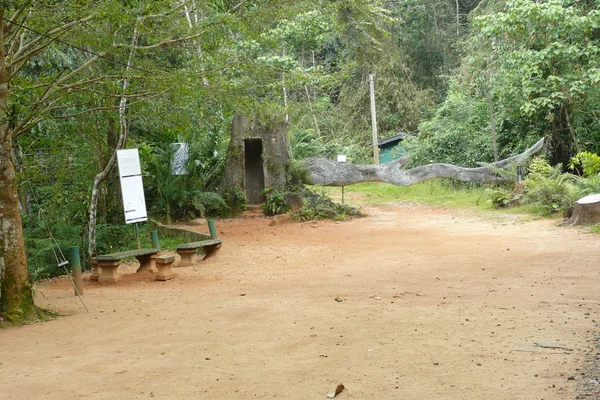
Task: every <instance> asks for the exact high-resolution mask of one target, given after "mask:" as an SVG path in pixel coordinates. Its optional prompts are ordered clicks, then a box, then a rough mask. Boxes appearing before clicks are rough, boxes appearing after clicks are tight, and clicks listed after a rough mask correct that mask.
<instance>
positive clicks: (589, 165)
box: [569, 151, 600, 177]
mask: <svg viewBox="0 0 600 400" xmlns="http://www.w3.org/2000/svg"><path fill="white" fill-rule="evenodd" d="M569 169H570V170H571V171H575V172H576V173H577V175H582V176H584V177H591V176H595V175H598V173H599V172H600V156H598V155H597V154H594V153H590V152H589V151H582V152H579V153H577V154H576V155H575V156H574V157H573V158H571V162H570V163H569Z"/></svg>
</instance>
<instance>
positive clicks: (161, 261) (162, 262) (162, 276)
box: [154, 254, 175, 281]
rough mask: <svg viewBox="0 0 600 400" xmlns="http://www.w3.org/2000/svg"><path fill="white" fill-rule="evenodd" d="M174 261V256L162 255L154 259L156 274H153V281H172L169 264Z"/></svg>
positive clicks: (172, 276)
mask: <svg viewBox="0 0 600 400" xmlns="http://www.w3.org/2000/svg"><path fill="white" fill-rule="evenodd" d="M174 261H175V256H171V255H168V254H164V255H162V256H158V257H156V269H157V272H156V274H154V279H156V280H157V281H167V280H169V279H173V278H174V277H175V275H173V272H172V271H171V264H173V262H174Z"/></svg>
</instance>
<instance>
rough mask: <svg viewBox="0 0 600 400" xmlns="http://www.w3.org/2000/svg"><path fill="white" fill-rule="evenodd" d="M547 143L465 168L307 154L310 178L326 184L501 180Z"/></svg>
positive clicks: (403, 159)
mask: <svg viewBox="0 0 600 400" xmlns="http://www.w3.org/2000/svg"><path fill="white" fill-rule="evenodd" d="M543 145H544V139H541V140H540V141H538V142H537V143H536V144H534V145H533V146H532V147H530V148H529V149H527V150H526V151H524V152H523V153H521V154H518V155H516V156H513V157H510V158H506V159H504V160H500V161H498V162H495V163H492V164H489V165H484V166H481V167H477V168H464V167H459V166H456V165H452V164H427V165H421V166H419V167H416V168H411V169H407V170H402V169H400V168H401V167H402V166H403V165H405V164H406V163H407V162H408V159H409V156H404V157H402V158H399V159H398V160H394V161H391V162H388V163H384V164H380V165H357V164H343V163H338V162H336V161H333V160H329V159H326V158H307V159H306V160H305V161H304V166H305V167H306V168H308V169H309V172H310V182H307V183H309V184H313V185H322V186H347V185H352V184H354V183H360V182H385V183H391V184H392V185H397V186H410V185H414V184H415V183H419V182H422V181H425V180H428V179H433V178H451V179H456V180H460V181H464V182H480V183H483V182H500V181H504V180H506V178H504V177H502V176H500V175H499V174H498V170H499V169H507V168H508V167H510V166H511V165H513V164H516V165H519V164H522V163H523V162H524V161H525V160H527V159H528V158H530V157H531V156H532V155H533V154H535V153H536V152H538V151H539V150H540V149H541V148H542V146H543Z"/></svg>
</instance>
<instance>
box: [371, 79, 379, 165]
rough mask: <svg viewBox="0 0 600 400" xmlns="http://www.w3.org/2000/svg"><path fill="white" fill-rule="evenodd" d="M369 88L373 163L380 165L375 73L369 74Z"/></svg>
mask: <svg viewBox="0 0 600 400" xmlns="http://www.w3.org/2000/svg"><path fill="white" fill-rule="evenodd" d="M369 88H370V93H371V127H372V129H373V161H375V164H379V141H378V140H377V110H376V108H375V82H374V81H373V73H372V72H371V73H369Z"/></svg>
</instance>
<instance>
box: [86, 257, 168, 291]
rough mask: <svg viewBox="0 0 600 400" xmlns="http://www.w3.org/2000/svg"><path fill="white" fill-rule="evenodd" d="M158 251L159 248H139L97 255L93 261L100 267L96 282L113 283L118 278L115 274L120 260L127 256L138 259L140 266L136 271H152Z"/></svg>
mask: <svg viewBox="0 0 600 400" xmlns="http://www.w3.org/2000/svg"><path fill="white" fill-rule="evenodd" d="M159 251H160V250H159V249H139V250H128V251H119V252H117V253H110V254H103V255H101V256H97V257H96V260H95V262H96V263H97V266H98V268H99V269H100V271H99V276H98V282H100V283H115V282H116V281H117V280H118V279H119V277H118V275H117V268H119V265H121V260H123V259H124V258H129V257H135V258H136V259H137V260H138V261H139V263H140V266H139V268H138V269H137V272H141V271H152V272H154V270H155V259H156V256H157V254H158V252H159Z"/></svg>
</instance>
